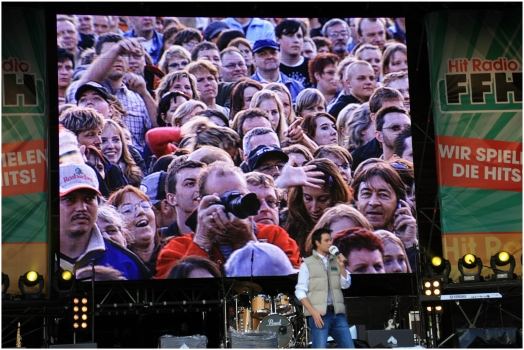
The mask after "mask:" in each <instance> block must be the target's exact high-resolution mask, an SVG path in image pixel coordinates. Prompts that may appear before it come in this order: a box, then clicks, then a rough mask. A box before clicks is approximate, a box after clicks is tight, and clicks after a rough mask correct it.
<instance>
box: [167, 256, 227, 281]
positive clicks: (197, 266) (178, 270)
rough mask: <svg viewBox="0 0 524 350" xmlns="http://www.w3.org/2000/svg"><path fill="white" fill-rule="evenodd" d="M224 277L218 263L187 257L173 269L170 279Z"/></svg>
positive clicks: (198, 257)
mask: <svg viewBox="0 0 524 350" xmlns="http://www.w3.org/2000/svg"><path fill="white" fill-rule="evenodd" d="M213 277H222V273H221V272H220V268H219V267H218V265H217V264H216V263H214V262H213V261H211V260H210V259H208V258H204V257H203V256H196V255H192V256H187V257H185V258H182V259H180V260H179V261H178V262H177V263H176V264H175V265H174V266H173V268H172V269H171V271H170V272H169V275H168V276H167V278H168V279H179V278H213Z"/></svg>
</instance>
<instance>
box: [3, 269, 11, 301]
mask: <svg viewBox="0 0 524 350" xmlns="http://www.w3.org/2000/svg"><path fill="white" fill-rule="evenodd" d="M9 285H10V282H9V275H8V274H7V273H3V272H2V298H4V296H7V290H8V289H9Z"/></svg>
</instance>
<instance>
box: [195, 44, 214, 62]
mask: <svg viewBox="0 0 524 350" xmlns="http://www.w3.org/2000/svg"><path fill="white" fill-rule="evenodd" d="M205 50H217V51H218V46H217V45H216V44H215V43H212V42H210V41H202V42H200V43H198V44H197V45H196V46H195V47H194V48H193V50H192V51H191V61H196V60H198V54H199V53H200V51H205Z"/></svg>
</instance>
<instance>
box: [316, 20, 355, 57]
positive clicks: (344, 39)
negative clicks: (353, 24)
mask: <svg viewBox="0 0 524 350" xmlns="http://www.w3.org/2000/svg"><path fill="white" fill-rule="evenodd" d="M349 33H350V31H349V25H348V24H347V23H346V22H344V21H343V20H341V19H340V18H333V19H330V20H329V21H327V22H326V23H325V24H324V27H322V35H323V36H325V37H326V38H328V39H329V40H331V42H332V44H333V53H334V54H336V55H337V56H339V57H340V59H343V58H344V57H346V56H347V55H348V54H349V52H348V45H349V41H350V40H349V39H350V35H349Z"/></svg>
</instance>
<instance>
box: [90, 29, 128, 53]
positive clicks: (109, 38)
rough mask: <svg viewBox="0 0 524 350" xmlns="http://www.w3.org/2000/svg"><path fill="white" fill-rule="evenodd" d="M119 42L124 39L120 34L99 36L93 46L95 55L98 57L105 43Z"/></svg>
mask: <svg viewBox="0 0 524 350" xmlns="http://www.w3.org/2000/svg"><path fill="white" fill-rule="evenodd" d="M121 40H124V37H123V36H122V35H120V34H115V33H106V34H102V35H100V36H99V37H98V40H97V41H96V44H95V51H96V54H97V55H100V53H101V52H102V46H103V45H104V44H105V43H117V42H119V41H121Z"/></svg>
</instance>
